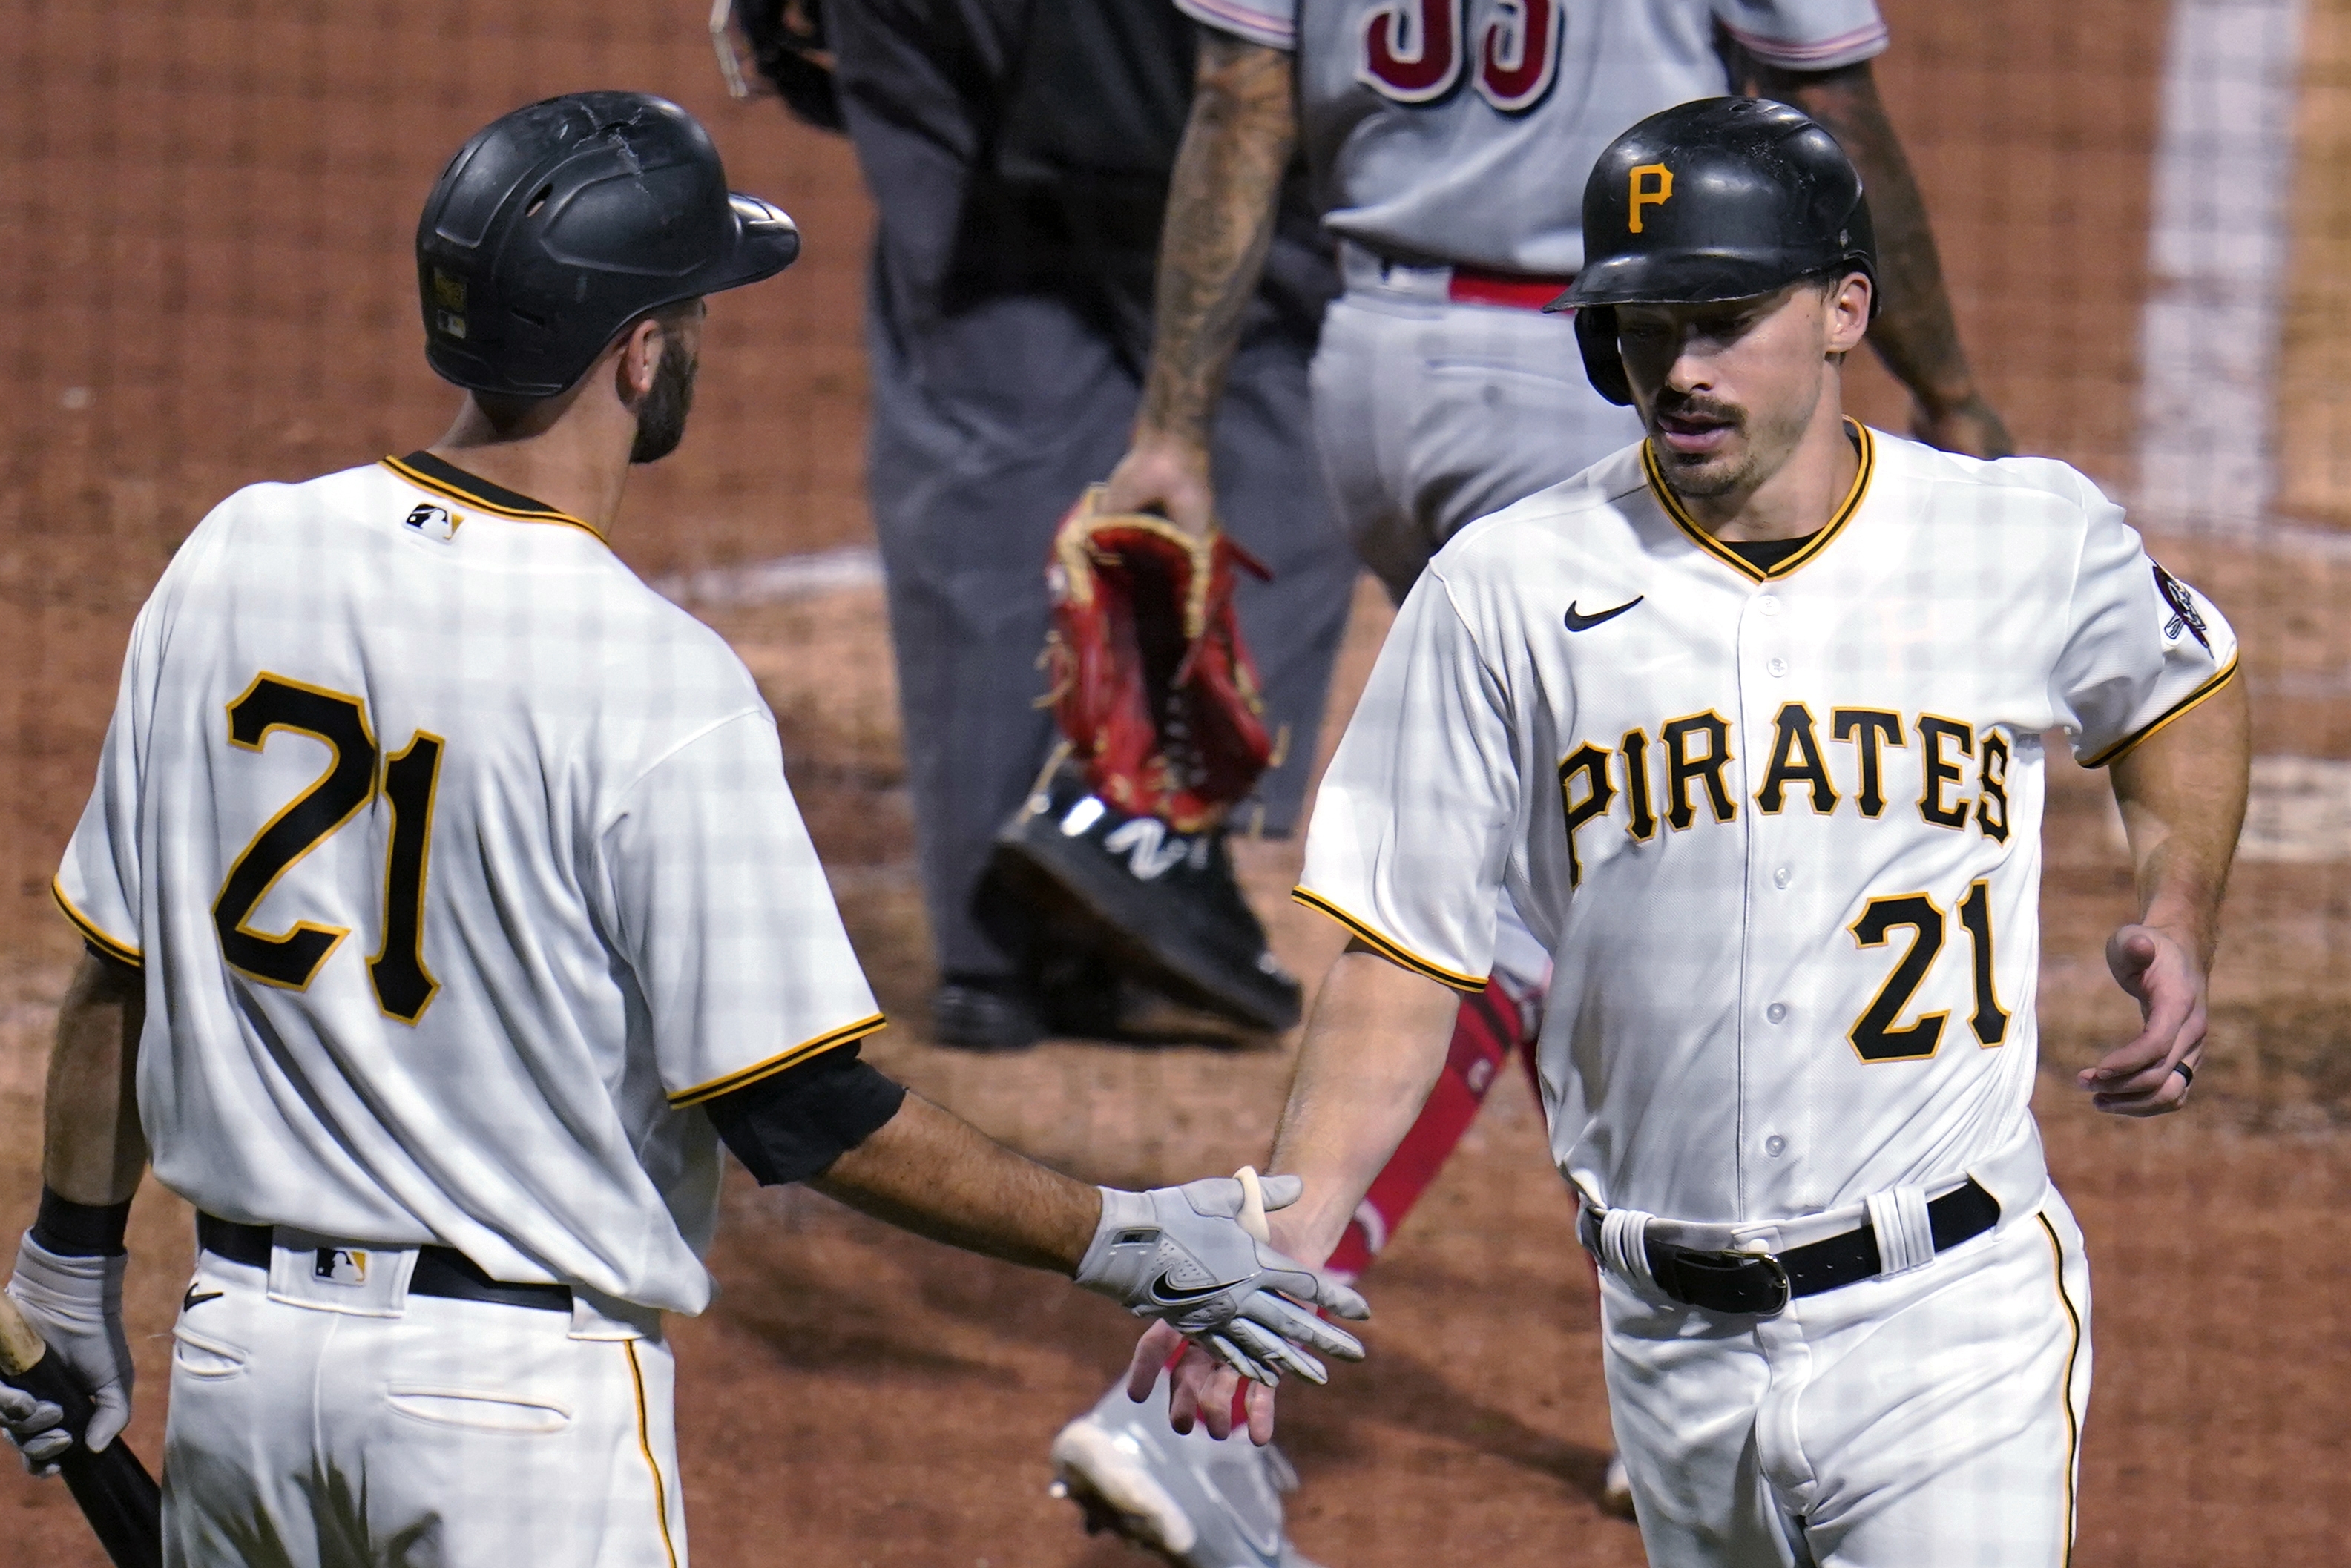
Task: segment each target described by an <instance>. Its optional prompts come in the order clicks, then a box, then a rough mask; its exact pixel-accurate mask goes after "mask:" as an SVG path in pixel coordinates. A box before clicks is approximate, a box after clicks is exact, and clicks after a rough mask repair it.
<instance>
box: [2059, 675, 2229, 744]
mask: <svg viewBox="0 0 2351 1568" xmlns="http://www.w3.org/2000/svg"><path fill="white" fill-rule="evenodd" d="M2237 661H2238V655H2236V654H2233V653H2232V654H2231V655H2230V656H2229V662H2228V663H2227V664H2223V665H2222V666H2221V667H2220V673H2219V674H2215V675H2214V676H2212V678H2211V679H2210V680H2208V681H2206V682H2205V683H2204V684H2203V685H2200V686H2198V687H2197V688H2196V689H2195V690H2194V691H2192V692H2189V694H2188V695H2186V696H2184V697H2182V698H2180V699H2179V701H2178V702H2176V703H2174V704H2172V705H2171V706H2169V707H2168V708H2166V709H2165V710H2164V711H2163V713H2162V714H2161V715H2160V716H2158V717H2157V718H2156V719H2155V720H2154V722H2152V723H2150V724H2147V725H2144V726H2142V727H2139V728H2138V729H2137V730H2135V731H2133V732H2132V733H2131V734H2129V735H2126V736H2125V737H2123V738H2122V739H2120V740H2118V741H2116V742H2115V743H2114V744H2113V745H2112V746H2109V747H2106V748H2105V750H2104V751H2101V752H2099V753H2098V754H2097V755H2096V756H2095V757H2085V758H2083V759H2082V766H2083V767H2085V768H2104V767H2105V766H2106V765H2107V764H2108V763H2110V762H2119V761H2121V760H2122V759H2123V758H2126V757H2127V756H2129V755H2130V754H2131V753H2132V752H2133V751H2134V750H2136V749H2137V747H2139V746H2140V745H2141V744H2142V743H2143V742H2145V741H2147V739H2149V738H2150V737H2153V736H2154V735H2155V734H2156V732H2157V731H2158V730H2160V729H2162V728H2163V727H2164V726H2166V725H2168V724H2169V723H2171V722H2172V721H2173V720H2174V719H2177V718H2180V717H2182V716H2185V715H2187V714H2188V713H2189V711H2190V710H2191V709H2193V708H2196V707H2198V706H2201V705H2202V703H2203V701H2204V699H2205V698H2207V697H2209V696H2210V695H2212V694H2213V693H2214V692H2217V691H2219V690H2220V688H2221V687H2222V686H2225V685H2228V684H2229V680H2230V677H2231V676H2232V675H2234V674H2236V673H2237Z"/></svg>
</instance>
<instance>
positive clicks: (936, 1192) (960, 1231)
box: [809, 1093, 1102, 1274]
mask: <svg viewBox="0 0 2351 1568" xmlns="http://www.w3.org/2000/svg"><path fill="white" fill-rule="evenodd" d="M809 1185H810V1186H813V1187H815V1188H816V1189H817V1190H818V1191H819V1192H821V1193H823V1194H824V1195H825V1196H826V1197H833V1198H838V1199H840V1200H841V1202H842V1203H845V1204H847V1205H849V1207H852V1208H855V1209H862V1211H864V1212H865V1213H867V1214H870V1215H872V1217H873V1218H876V1219H879V1220H883V1221H885V1222H886V1223H888V1224H891V1225H894V1226H897V1227H899V1228H901V1229H904V1230H911V1231H913V1232H914V1234H915V1235H917V1236H926V1237H929V1238H930V1239H932V1240H934V1241H944V1242H946V1243H947V1244H948V1245H949V1246H951V1247H961V1248H965V1249H968V1250H970V1251H973V1252H981V1253H985V1254H987V1256H988V1257H990V1258H1001V1259H1003V1260H1005V1261H1006V1262H1008V1263H1019V1264H1021V1265H1023V1266H1025V1267H1028V1268H1031V1269H1050V1270H1054V1271H1055V1272H1057V1273H1061V1274H1075V1273H1076V1272H1077V1270H1078V1264H1079V1263H1080V1262H1081V1260H1083V1259H1084V1258H1085V1255H1086V1248H1087V1247H1088V1246H1089V1245H1090V1244H1091V1243H1092V1240H1093V1236H1094V1228H1095V1226H1096V1225H1097V1224H1098V1223H1099V1222H1100V1221H1101V1219H1102V1194H1101V1192H1100V1191H1098V1190H1097V1189H1095V1188H1094V1187H1092V1186H1087V1185H1086V1184H1085V1183H1084V1182H1081V1181H1077V1180H1074V1179H1072V1178H1071V1177H1069V1176H1063V1175H1061V1173H1060V1172H1058V1171H1052V1170H1048V1169H1046V1168H1045V1167H1044V1166H1040V1165H1039V1164H1037V1163H1036V1162H1035V1161H1034V1160H1031V1159H1028V1158H1026V1157H1024V1156H1022V1155H1017V1154H1014V1153H1013V1152H1012V1151H1011V1150H1010V1149H1008V1148H1006V1147H1005V1146H1004V1145H1001V1144H998V1143H996V1142H995V1141H993V1140H992V1139H990V1138H989V1137H988V1136H987V1134H984V1133H982V1132H981V1131H980V1130H979V1129H978V1128H977V1127H975V1126H973V1125H972V1124H970V1123H968V1122H966V1121H964V1120H963V1119H962V1118H961V1117H959V1116H956V1115H955V1114H954V1113H951V1112H947V1111H943V1110H941V1109H939V1107H937V1106H936V1105H934V1104H932V1103H930V1102H929V1101H927V1100H925V1099H924V1098H923V1097H922V1096H921V1095H919V1094H913V1093H910V1094H908V1095H907V1096H906V1099H905V1103H904V1105H903V1106H901V1107H900V1108H899V1111H898V1113H897V1114H896V1115H894V1116H893V1117H891V1118H890V1119H889V1120H888V1121H887V1122H884V1123H883V1124H882V1125H881V1126H880V1127H879V1128H878V1129H876V1130H875V1131H874V1133H873V1134H872V1135H871V1136H869V1137H867V1138H866V1139H865V1141H864V1142H862V1143H861V1144H859V1145H857V1146H856V1147H855V1148H853V1149H851V1150H849V1151H848V1152H847V1153H845V1154H843V1155H841V1157H840V1158H839V1159H837V1160H835V1161H833V1162H832V1164H831V1166H827V1167H826V1168H825V1170H824V1172H823V1173H822V1174H821V1175H819V1176H812V1177H810V1180H809Z"/></svg>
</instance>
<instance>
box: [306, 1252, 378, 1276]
mask: <svg viewBox="0 0 2351 1568" xmlns="http://www.w3.org/2000/svg"><path fill="white" fill-rule="evenodd" d="M367 1273H368V1255H367V1254H366V1253H364V1252H353V1251H350V1250H348V1249H344V1248H341V1247H321V1248H319V1257H318V1260H317V1261H316V1262H314V1263H312V1264H311V1265H310V1277H311V1278H312V1279H314V1280H323V1281H326V1282H327V1283H328V1284H329V1285H364V1284H366V1283H367Z"/></svg>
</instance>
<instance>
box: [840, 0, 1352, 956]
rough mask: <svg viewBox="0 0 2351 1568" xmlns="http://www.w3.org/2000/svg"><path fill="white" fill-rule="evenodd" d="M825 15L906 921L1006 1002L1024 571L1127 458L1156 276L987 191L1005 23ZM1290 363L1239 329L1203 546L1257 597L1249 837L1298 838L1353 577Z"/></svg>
mask: <svg viewBox="0 0 2351 1568" xmlns="http://www.w3.org/2000/svg"><path fill="white" fill-rule="evenodd" d="M827 15H828V21H829V25H830V26H831V28H832V32H833V45H834V50H835V56H836V59H837V61H838V68H839V73H840V81H841V89H842V98H843V103H844V108H845V110H846V112H847V115H848V118H849V129H850V132H851V135H852V138H853V140H854V141H855V142H856V146H857V153H858V158H859V162H860V163H861V165H862V169H863V172H864V175H865V181H866V184H867V186H868V188H869V189H870V190H871V191H872V194H873V197H874V202H875V205H876V207H877V209H878V219H879V221H878V225H877V230H876V235H875V239H874V246H873V256H872V273H871V277H870V297H869V301H868V312H867V327H866V336H867V340H868V346H869V350H870V353H871V361H872V432H871V436H870V442H871V444H870V448H869V454H868V456H869V464H870V472H869V484H870V489H871V495H872V506H873V516H874V524H875V528H876V530H877V532H878V533H879V535H880V539H881V547H882V559H883V569H884V571H885V573H886V576H887V583H888V600H889V612H890V630H891V637H892V641H893V645H894V647H895V650H896V654H897V666H898V689H899V704H900V712H901V718H902V720H903V727H904V737H905V755H906V766H907V773H908V782H909V786H910V788H911V789H912V792H913V796H914V824H915V837H916V843H917V847H918V851H919V853H920V857H921V867H922V878H923V891H924V897H925V904H926V906H927V910H928V914H929V916H930V925H931V931H932V936H933V941H934V944H935V950H936V955H937V959H938V965H939V967H940V969H941V970H942V971H943V972H944V973H946V974H951V975H956V976H958V977H976V976H994V975H1004V974H1008V973H1009V972H1010V971H1011V968H1012V960H1011V957H1010V956H1009V955H1007V954H1005V953H1004V952H1002V951H1000V950H999V949H998V947H997V946H996V945H995V944H994V943H993V942H991V941H990V940H989V939H988V937H987V935H986V934H985V933H984V932H983V931H982V930H981V929H980V927H979V925H978V924H977V922H976V921H975V920H974V918H973V916H972V911H971V904H972V896H973V894H974V892H975V891H976V890H977V885H978V883H979V879H980V876H981V874H982V873H983V871H984V869H985V867H986V864H987V856H988V852H989V845H990V841H991V840H992V839H993V837H994V835H995V833H996V831H997V830H998V828H999V827H1001V826H1002V825H1003V823H1004V822H1005V821H1006V820H1007V819H1008V817H1009V816H1010V815H1011V814H1012V813H1013V811H1015V810H1017V809H1018V808H1019V805H1020V802H1021V800H1022V799H1023V798H1024V797H1025V795H1026V794H1027V792H1028V790H1029V786H1030V784H1031V782H1032V781H1033V780H1034V779H1035V778H1036V777H1037V774H1038V770H1039V768H1040V766H1041V764H1042V763H1043V761H1044V759H1045V758H1046V757H1047V755H1048V754H1049V753H1050V749H1051V747H1052V746H1053V744H1054V741H1055V738H1056V734H1055V729H1054V726H1053V721H1052V718H1051V716H1050V714H1048V713H1047V712H1045V711H1044V710H1043V709H1041V708H1040V707H1039V706H1037V702H1038V699H1039V698H1040V696H1041V695H1043V693H1044V690H1045V678H1044V674H1043V672H1042V671H1041V670H1040V667H1039V664H1038V658H1039V654H1040V652H1041V650H1042V649H1043V646H1044V642H1045V633H1046V630H1047V626H1048V620H1049V607H1048V604H1047V601H1046V594H1045V580H1044V566H1045V559H1046V552H1047V548H1048V545H1049V543H1050V539H1051V538H1052V533H1053V529H1054V526H1055V525H1056V524H1057V523H1058V522H1059V521H1060V519H1061V516H1062V514H1063V513H1064V512H1066V511H1067V510H1068V509H1069V507H1070V506H1071V504H1072V503H1073V502H1074V501H1075V500H1076V499H1077V497H1078V496H1079V494H1080V492H1081V490H1082V488H1083V487H1084V486H1086V485H1087V484H1089V483H1092V482H1093V481H1097V480H1100V479H1102V478H1104V477H1106V476H1108V474H1109V472H1110V470H1111V467H1112V466H1113V464H1115V463H1116V462H1117V460H1118V458H1119V456H1120V455H1122V454H1123V452H1124V450H1125V448H1126V441H1127V434H1128V430H1129V427H1130V425H1131V424H1132V423H1133V421H1134V413H1135V407H1136V403H1137V402H1138V399H1139V396H1140V375H1141V371H1142V361H1143V357H1144V348H1143V344H1141V343H1139V342H1138V341H1137V339H1138V337H1139V336H1141V335H1143V334H1144V333H1147V321H1148V317H1147V279H1148V277H1149V268H1150V264H1151V256H1150V254H1149V250H1148V247H1147V246H1144V248H1142V249H1141V250H1140V251H1138V250H1136V248H1135V247H1134V246H1132V245H1127V246H1120V245H1119V243H1118V242H1117V241H1116V240H1112V241H1109V242H1103V241H1102V240H1101V239H1100V237H1099V235H1098V234H1089V233H1087V232H1082V231H1083V230H1084V226H1085V225H1086V224H1087V223H1088V221H1089V220H1090V219H1091V218H1092V217H1095V216H1098V215H1099V214H1098V213H1097V212H1096V211H1095V209H1096V208H1097V207H1100V206H1102V205H1103V204H1106V203H1109V202H1110V201H1111V200H1112V198H1111V197H1108V196H1105V197H1104V200H1103V202H1102V203H1095V202H1091V201H1090V200H1089V197H1088V194H1087V193H1086V192H1085V191H1084V190H1082V189H1081V186H1082V182H1081V181H1073V182H1071V183H1069V184H1067V185H1065V186H1064V185H1055V186H1046V187H1040V186H1036V185H1034V184H1030V185H1028V186H1022V187H1013V188H1008V186H1007V185H1006V183H1004V182H1003V181H1002V180H1001V179H1000V178H999V177H998V176H997V175H996V174H995V173H994V172H993V171H992V170H991V168H990V166H989V162H990V161H989V153H988V150H987V143H988V128H987V124H986V120H987V114H988V111H989V110H988V105H989V103H990V102H991V101H992V100H991V98H990V90H991V89H990V84H991V82H992V81H994V80H995V79H996V78H997V77H998V76H1000V73H1001V71H1002V70H1003V69H1004V68H1005V62H1006V60H1007V58H1008V56H1009V55H1010V54H1011V53H1013V52H1014V49H1015V41H1014V40H1011V39H1010V38H1009V37H1008V34H1009V32H1010V30H1012V29H1014V28H1016V27H1017V26H1019V21H1020V19H1021V18H1023V17H1025V16H1026V15H1027V13H1026V10H1025V8H1024V7H1022V6H1021V5H1019V4H1017V0H947V3H943V0H847V3H844V4H840V5H834V6H832V7H830V8H829V9H828V13H827ZM1073 226H1074V227H1075V228H1076V229H1078V230H1079V231H1081V232H1077V233H1075V234H1073V233H1072V232H1071V231H1072V228H1073ZM1138 278H1139V279H1142V280H1144V283H1143V285H1142V287H1143V288H1144V291H1145V295H1146V298H1145V299H1144V310H1143V312H1141V313H1138V311H1137V310H1136V309H1135V308H1133V307H1134V301H1133V299H1132V296H1133V295H1134V292H1135V288H1134V287H1133V286H1132V285H1133V283H1134V280H1135V279H1138ZM1121 280H1124V281H1125V282H1126V283H1127V284H1128V285H1129V286H1128V287H1125V288H1124V289H1123V298H1122V297H1118V296H1120V290H1119V288H1118V287H1116V285H1117V284H1118V283H1119V282H1120V281H1121ZM1106 284H1108V285H1110V287H1107V288H1106V287H1105V285H1106ZM1106 294H1108V295H1110V296H1113V297H1112V298H1107V299H1106V298H1105V295H1106ZM1122 304H1123V305H1124V306H1125V307H1126V308H1124V309H1123V310H1122V309H1121V308H1120V307H1121V305H1122ZM1312 350H1313V342H1312V335H1311V329H1310V330H1304V331H1301V330H1298V329H1295V328H1294V327H1291V328H1289V329H1283V328H1281V327H1280V326H1278V325H1276V324H1272V323H1269V322H1265V321H1260V322H1259V323H1258V324H1257V325H1256V326H1255V327H1253V328H1252V329H1250V330H1249V332H1248V333H1247V334H1246V335H1245V337H1244V340H1243V344H1242V348H1241V350H1240V352H1239V354H1238V358H1237V360H1236V362H1235V364H1234V366H1233V370H1232V374H1231V378H1230V380H1229V382H1228V385H1227V390H1226V392H1225V395H1224V399H1223V402H1222V403H1221V404H1220V405H1219V412H1218V414H1217V424H1216V428H1215V465H1216V467H1215V473H1216V479H1217V489H1218V505H1219V507H1220V511H1221V517H1222V521H1223V523H1224V525H1225V527H1226V528H1227V530H1228V532H1229V533H1230V534H1231V535H1232V537H1233V538H1236V539H1237V540H1238V541H1239V542H1240V543H1241V544H1242V545H1244V546H1245V547H1247V548H1248V549H1249V550H1250V551H1252V552H1253V553H1255V554H1256V555H1257V556H1258V558H1259V559H1261V560H1263V561H1264V562H1265V563H1266V564H1267V565H1268V566H1270V568H1272V570H1273V572H1274V577H1273V580H1272V581H1270V582H1266V583H1259V582H1257V581H1255V580H1244V581H1243V582H1242V584H1241V586H1240V590H1239V594H1238V608H1239V614H1240V620H1241V624H1242V629H1243V632H1244V633H1245V634H1246V636H1247V637H1248V639H1249V646H1250V648H1251V650H1252V651H1253V652H1254V653H1255V655H1256V657H1257V660H1258V663H1259V667H1260V670H1261V672H1262V674H1263V675H1264V678H1265V689H1266V693H1267V706H1268V714H1267V718H1268V720H1269V727H1280V728H1287V730H1288V732H1289V749H1288V753H1287V756H1286V758H1285V759H1284V761H1283V762H1282V764H1281V766H1280V767H1279V768H1272V769H1270V770H1269V772H1268V773H1267V775H1266V777H1265V778H1264V779H1263V780H1261V781H1260V783H1259V787H1258V790H1257V793H1256V797H1255V800H1253V801H1252V802H1250V803H1249V804H1247V805H1245V806H1244V807H1243V808H1242V809H1241V810H1240V811H1239V812H1238V813H1237V814H1236V817H1235V819H1234V821H1235V825H1236V826H1237V827H1243V828H1247V827H1250V826H1255V827H1258V828H1259V829H1260V830H1261V831H1265V832H1269V833H1283V832H1287V831H1290V829H1291V828H1292V826H1293V825H1294V824H1295V822H1296V821H1297V818H1298V815H1299V811H1300V807H1301V796H1302V794H1303V792H1304V789H1305V784H1306V779H1307V774H1308V771H1309V769H1310V768H1311V767H1312V765H1313V761H1314V757H1315V747H1316V738H1317V734H1316V732H1317V730H1318V728H1319V727H1320V724H1321V720H1322V706H1323V701H1324V696H1325V692H1326V688H1327V687H1328V685H1329V682H1330V675H1331V667H1332V661H1333V659H1334V658H1335V656H1336V653H1337V651H1338V646H1339V642H1340V639H1341V637H1342V635H1343V632H1344V629H1345V623H1346V616H1347V609H1348V603H1349V598H1350V594H1351V591H1352V588H1353V582H1354V580H1355V577H1356V574H1357V572H1358V570H1360V569H1359V568H1358V566H1357V563H1356V560H1355V558H1354V556H1353V552H1352V551H1351V550H1350V549H1349V547H1348V545H1347V543H1346V541H1345V539H1344V538H1343V537H1342V536H1341V535H1340V533H1339V532H1338V530H1337V528H1335V526H1334V525H1333V524H1332V520H1331V517H1330V512H1329V508H1328V507H1327V504H1326V502H1325V499H1324V495H1323V486H1322V476H1321V474H1320V472H1319V468H1318V464H1317V461H1316V458H1315V455H1314V448H1313V443H1312V438H1311V427H1310V421H1309V416H1308V411H1307V363H1308V361H1309V359H1310V358H1311V354H1312Z"/></svg>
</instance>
